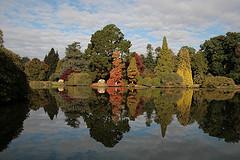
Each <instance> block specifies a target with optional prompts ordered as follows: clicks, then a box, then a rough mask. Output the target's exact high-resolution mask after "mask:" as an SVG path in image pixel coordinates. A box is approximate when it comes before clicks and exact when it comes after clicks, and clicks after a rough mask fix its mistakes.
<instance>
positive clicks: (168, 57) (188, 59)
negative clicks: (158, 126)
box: [0, 24, 240, 87]
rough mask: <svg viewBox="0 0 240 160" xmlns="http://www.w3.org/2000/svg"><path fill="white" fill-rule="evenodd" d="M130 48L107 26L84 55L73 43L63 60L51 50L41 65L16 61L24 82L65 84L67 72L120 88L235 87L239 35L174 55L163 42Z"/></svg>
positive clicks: (228, 35)
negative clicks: (140, 49)
mask: <svg viewBox="0 0 240 160" xmlns="http://www.w3.org/2000/svg"><path fill="white" fill-rule="evenodd" d="M0 33H1V34H0V36H1V38H0V46H1V48H4V45H3V42H4V41H3V33H2V31H1V32H0ZM131 45H132V44H131V42H130V41H129V40H127V39H125V38H124V34H123V33H122V32H121V30H120V29H119V28H118V27H117V26H116V25H114V24H109V25H106V26H105V27H103V28H102V29H100V30H98V31H96V32H95V33H93V34H92V36H91V39H90V42H89V44H88V46H87V48H86V49H85V51H82V50H81V46H80V42H73V43H72V44H69V45H68V46H67V47H66V50H65V57H64V58H63V59H59V55H58V51H55V50H54V48H52V49H51V50H50V51H49V53H48V54H47V55H46V56H45V58H44V60H43V61H41V60H39V59H37V58H34V59H32V60H30V59H29V58H27V57H23V58H20V61H21V63H22V65H23V67H24V72H25V74H26V75H27V77H28V79H29V80H51V81H57V80H59V79H63V80H67V79H68V75H70V74H71V73H74V72H79V73H83V72H84V73H87V74H89V75H90V77H91V79H92V82H97V81H98V80H99V79H105V80H106V81H107V80H111V84H117V83H118V82H120V81H119V80H121V84H123V83H122V82H124V83H125V84H140V85H145V86H161V85H169V86H175V85H180V84H181V85H185V86H191V85H193V84H200V85H202V84H203V83H204V82H205V83H206V82H208V83H207V84H205V85H206V86H208V87H211V86H214V81H216V80H220V81H221V82H223V83H224V84H223V85H226V86H227V85H232V84H234V82H233V81H232V80H231V79H233V80H234V81H235V83H237V84H239V83H240V74H239V70H240V58H239V57H240V33H237V32H228V33H226V35H220V36H216V37H213V38H210V39H209V40H206V41H205V42H204V43H203V44H201V45H200V50H198V51H196V50H195V49H194V48H192V47H189V46H183V47H181V49H180V50H179V52H178V53H177V54H175V53H174V52H173V51H172V50H171V49H170V48H169V45H168V43H167V38H166V37H163V42H162V46H161V47H160V46H159V47H156V48H155V49H154V48H153V47H152V45H151V44H147V46H146V53H145V54H139V53H136V52H130V50H129V49H130V47H131ZM115 52H118V56H117V57H116V54H115ZM119 60H120V61H121V62H120V63H119ZM115 63H119V64H117V65H116V64H115ZM116 68H117V69H116ZM111 73H112V74H111ZM119 77H120V79H119ZM215 77H216V78H215ZM225 77H228V78H225ZM113 79H115V81H114V82H113Z"/></svg>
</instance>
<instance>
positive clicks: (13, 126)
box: [0, 102, 29, 152]
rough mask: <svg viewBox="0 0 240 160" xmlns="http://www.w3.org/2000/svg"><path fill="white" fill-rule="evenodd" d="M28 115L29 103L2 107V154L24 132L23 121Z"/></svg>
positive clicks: (0, 119) (0, 126)
mask: <svg viewBox="0 0 240 160" xmlns="http://www.w3.org/2000/svg"><path fill="white" fill-rule="evenodd" d="M28 113H29V109H28V102H25V103H23V102H21V103H18V104H15V105H14V104H10V105H4V104H2V105H0V128H1V130H0V152H1V151H3V150H4V149H6V148H7V146H8V144H9V143H10V142H11V141H12V140H13V139H15V138H17V137H18V136H19V135H20V133H21V132H22V131H23V121H24V120H25V119H26V118H27V117H28Z"/></svg>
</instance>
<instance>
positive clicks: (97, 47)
mask: <svg viewBox="0 0 240 160" xmlns="http://www.w3.org/2000/svg"><path fill="white" fill-rule="evenodd" d="M130 47H131V42H130V41H128V40H126V39H124V34H123V33H122V32H121V30H120V29H119V28H118V27H117V26H116V25H114V24H109V25H107V26H105V27H104V28H103V29H101V30H98V31H96V32H95V33H94V34H93V35H92V37H91V40H90V43H89V44H88V48H87V49H86V51H85V53H86V55H87V56H88V58H89V59H90V61H91V63H90V64H91V65H90V69H91V71H96V72H97V79H100V78H104V79H108V78H109V71H110V70H111V68H112V65H111V64H112V60H113V59H112V53H113V52H114V51H115V50H119V51H121V53H123V54H128V53H129V48H130ZM122 56H123V55H122Z"/></svg>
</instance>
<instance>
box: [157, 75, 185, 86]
mask: <svg viewBox="0 0 240 160" xmlns="http://www.w3.org/2000/svg"><path fill="white" fill-rule="evenodd" d="M159 78H160V84H161V85H163V86H180V85H182V81H183V80H182V78H181V77H180V76H179V75H178V74H176V73H174V72H173V73H162V74H161V75H160V76H159Z"/></svg>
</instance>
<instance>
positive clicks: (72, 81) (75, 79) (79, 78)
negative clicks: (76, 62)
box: [66, 72, 92, 86]
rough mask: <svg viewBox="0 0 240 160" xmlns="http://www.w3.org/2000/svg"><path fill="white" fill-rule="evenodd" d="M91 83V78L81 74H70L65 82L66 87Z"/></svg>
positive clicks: (88, 75) (86, 74)
mask: <svg viewBox="0 0 240 160" xmlns="http://www.w3.org/2000/svg"><path fill="white" fill-rule="evenodd" d="M91 83H92V76H91V75H90V74H89V73H86V72H81V73H72V74H70V75H69V76H68V80H67V81H66V85H69V86H74V85H84V86H85V85H90V84H91Z"/></svg>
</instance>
